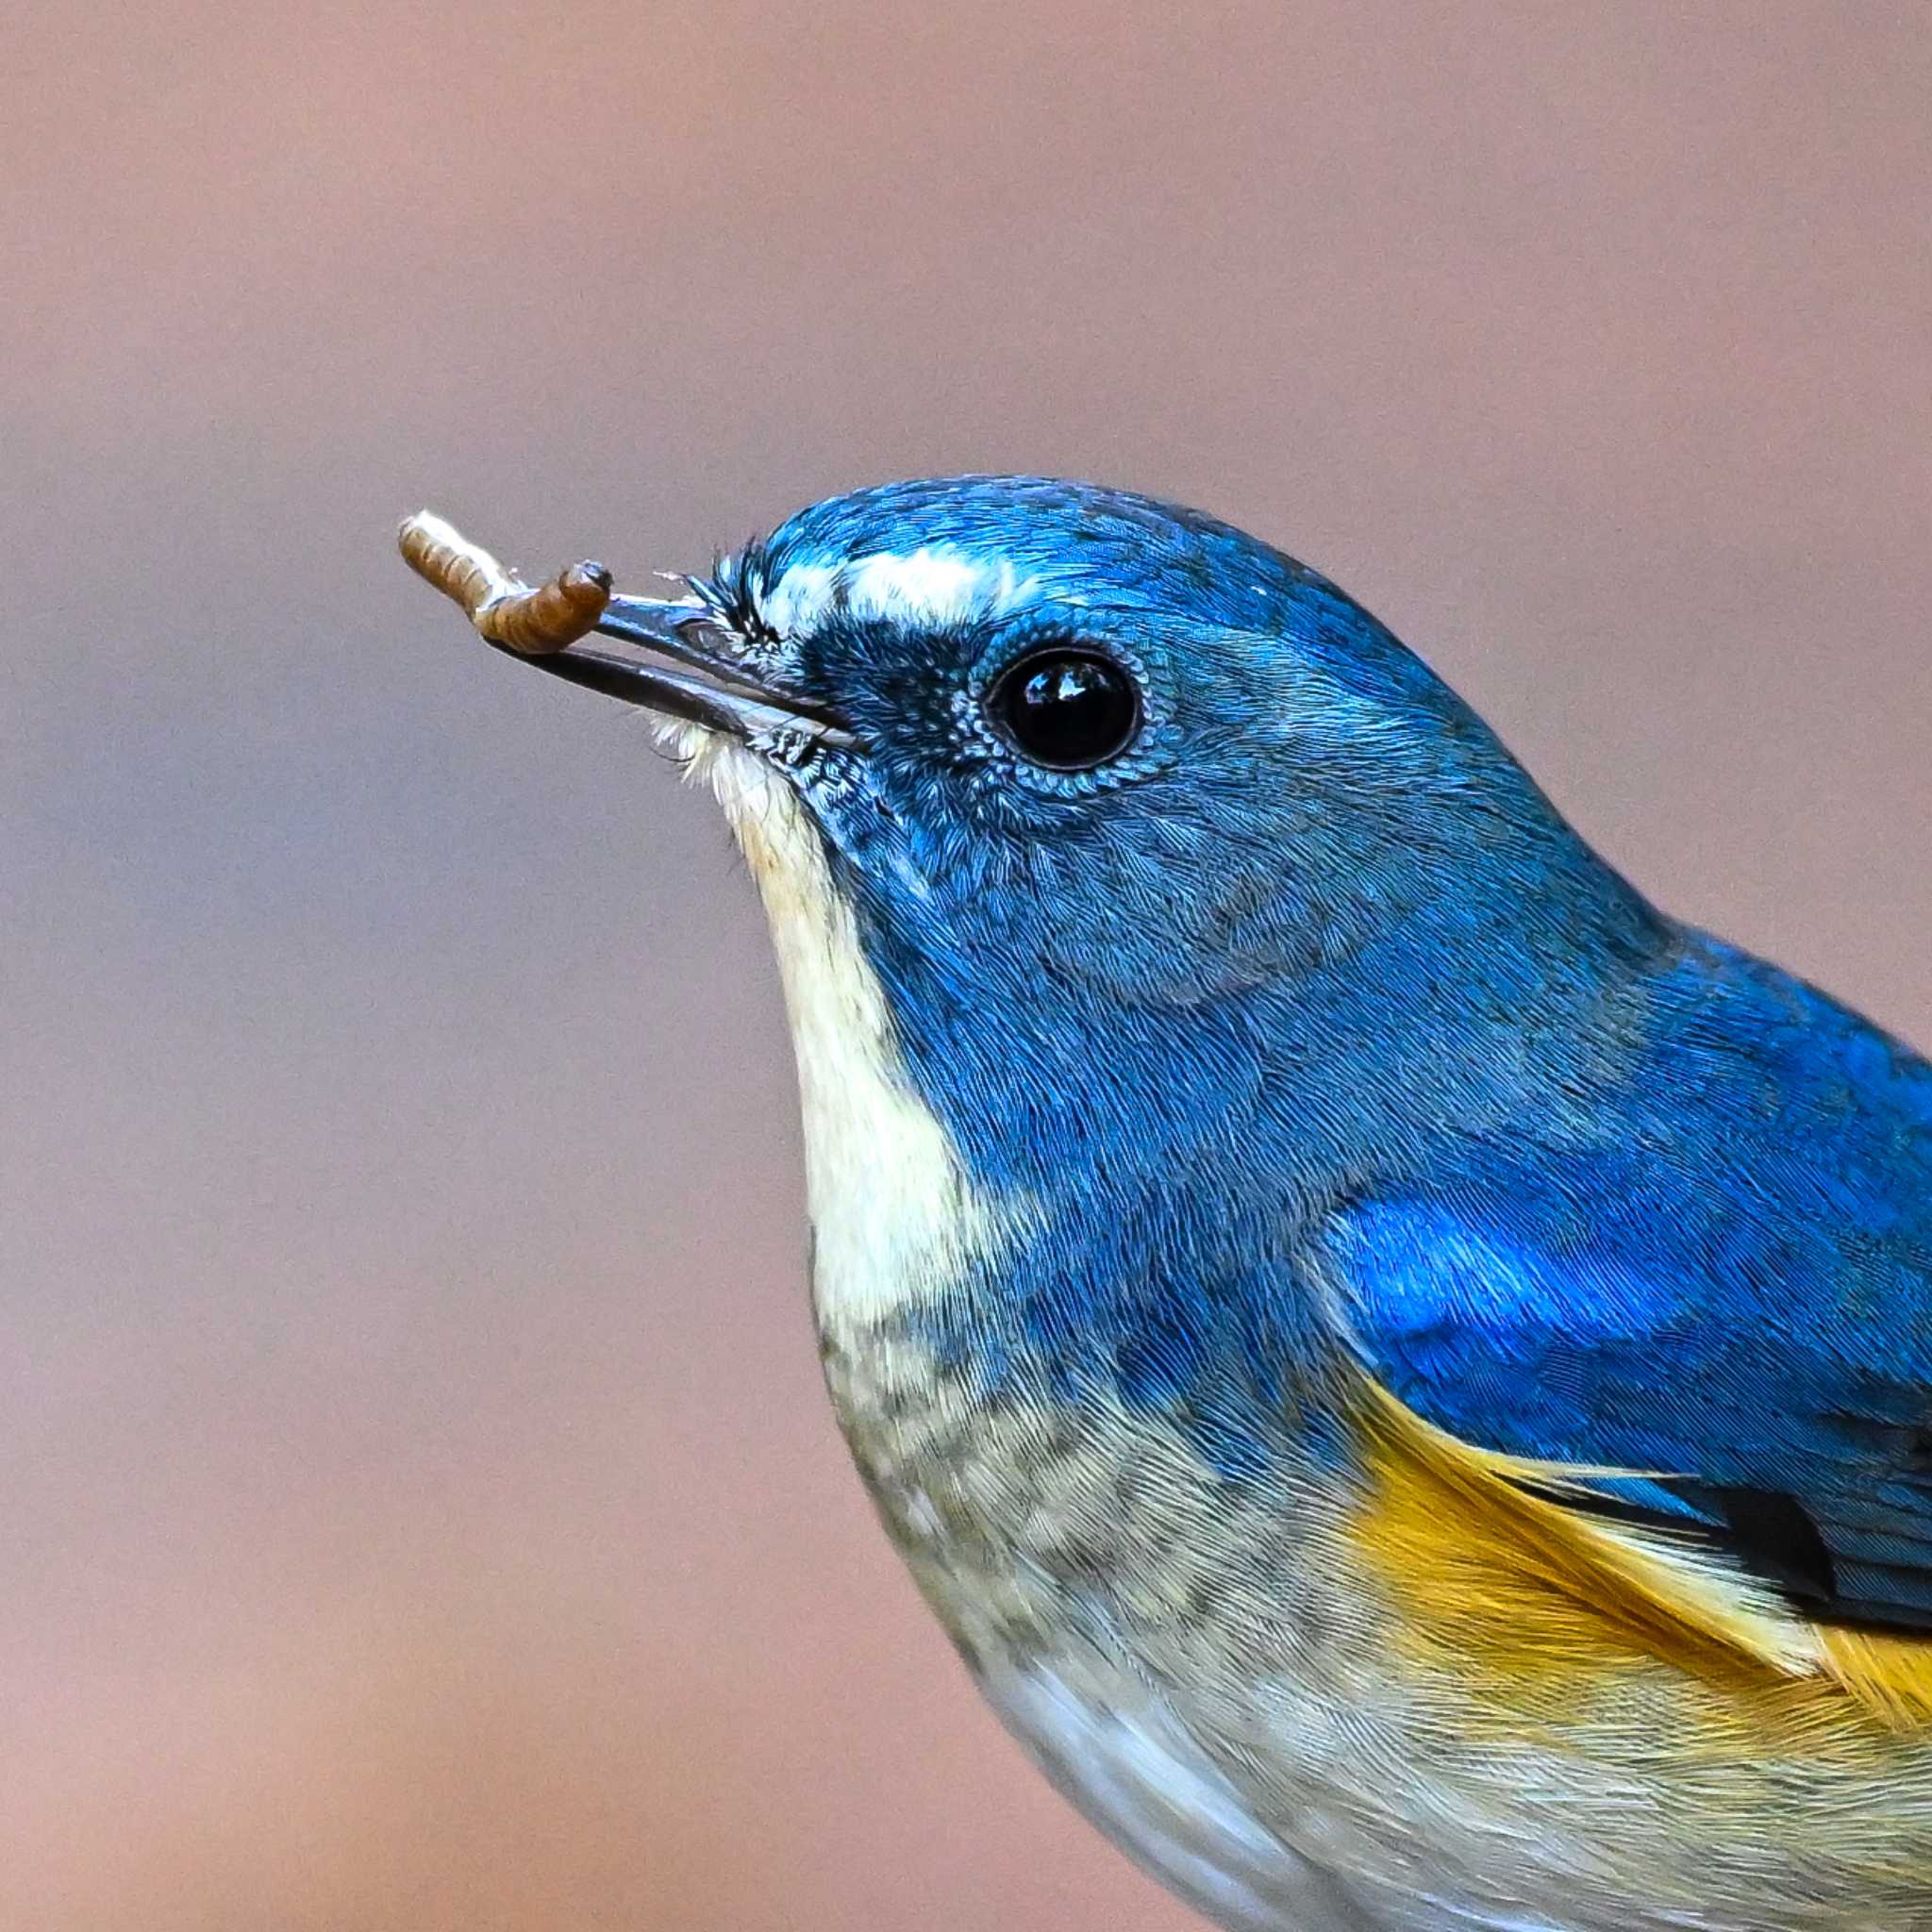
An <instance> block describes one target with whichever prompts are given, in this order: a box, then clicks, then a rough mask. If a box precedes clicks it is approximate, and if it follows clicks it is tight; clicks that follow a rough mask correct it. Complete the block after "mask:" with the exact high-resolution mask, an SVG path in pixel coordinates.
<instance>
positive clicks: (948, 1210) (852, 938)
mask: <svg viewBox="0 0 1932 1932" xmlns="http://www.w3.org/2000/svg"><path fill="white" fill-rule="evenodd" d="M680 748H681V749H682V750H684V751H686V752H687V753H694V757H693V758H692V771H693V773H694V774H695V775H698V776H702V777H703V778H705V779H707V780H708V782H709V783H710V785H711V788H712V790H713V791H715V792H716V793H717V796H718V801H719V803H720V804H721V805H722V806H723V807H724V815H725V817H726V819H727V820H728V821H729V822H730V824H731V828H732V831H733V832H734V834H735V835H736V836H737V839H738V842H739V844H740V845H741V848H742V849H743V852H744V856H745V860H746V862H747V863H748V864H749V866H750V868H751V872H752V876H753V877H754V878H755V879H756V880H757V881H758V891H759V892H760V894H761V895H762V897H763V899H764V903H765V911H766V914H767V916H768V917H769V919H770V921H771V926H772V938H773V941H774V945H775V947H776V949H777V955H778V970H779V974H780V976H781V978H782V980H783V983H784V989H785V1005H786V1009H787V1012H788V1014H789V1016H790V1018H791V1039H792V1046H793V1050H794V1052H795V1053H796V1055H797V1059H798V1093H799V1103H800V1108H801V1111H802V1115H803V1120H804V1129H805V1172H806V1197H807V1204H808V1209H809V1212H810V1216H811V1224H812V1236H813V1281H812V1292H813V1299H814V1302H815V1305H816V1307H817V1310H818V1316H819V1321H820V1324H821V1326H822V1327H824V1328H825V1329H826V1330H827V1331H828V1332H829V1333H832V1334H835V1335H839V1334H851V1335H856V1334H858V1332H861V1331H863V1330H866V1329H870V1328H874V1327H876V1326H877V1325H878V1324H880V1323H882V1322H885V1321H888V1320H890V1319H891V1317H892V1316H894V1315H896V1314H899V1313H902V1312H905V1311H907V1310H908V1309H910V1308H913V1307H918V1306H920V1305H922V1304H925V1303H930V1302H931V1301H933V1300H935V1299H937V1298H938V1297H939V1296H940V1295H941V1294H942V1293H943V1292H944V1291H945V1290H946V1289H947V1288H948V1287H949V1286H950V1285H951V1284H952V1283H953V1282H955V1281H957V1280H958V1279H959V1277H960V1275H961V1274H962V1273H963V1271H964V1269H965V1266H966V1264H967V1262H968V1261H969V1260H970V1259H971V1258H972V1257H974V1255H976V1254H979V1253H982V1252H983V1251H984V1249H985V1247H986V1245H987V1243H988V1242H989V1241H990V1240H991V1238H992V1236H993V1234H994V1230H995V1224H996V1221H997V1218H998V1217H996V1216H995V1215H993V1214H992V1213H991V1211H990V1210H989V1208H988V1206H987V1204H986V1203H984V1202H983V1201H982V1200H981V1199H980V1198H979V1197H978V1196H977V1195H976V1194H975V1193H974V1191H973V1190H972V1189H971V1188H970V1187H969V1185H968V1183H967V1180H966V1177H965V1174H964V1173H963V1172H962V1170H961V1168H960V1165H959V1160H958V1154H957V1152H956V1151H955V1149H954V1147H953V1143H952V1141H951V1140H950V1139H949V1137H948V1136H947V1134H946V1132H945V1129H944V1128H943V1127H942V1126H941V1124H940V1123H939V1121H938V1120H937V1119H936V1118H935V1117H934V1115H933V1113H932V1110H931V1109H930V1108H927V1107H926V1106H925V1105H924V1102H923V1101H921V1100H920V1099H919V1097H918V1096H917V1095H916V1093H915V1092H914V1091H913V1090H912V1088H911V1086H910V1085H909V1083H908V1080H907V1078H906V1075H905V1068H904V1062H903V1060H902V1058H901V1056H900V1053H899V1049H898V1046H897V1044H896V1041H895V1039H894V1034H893V1027H892V1022H891V1015H890V1014H889V1012H888V1011H887V1008H886V1002H885V994H884V991H883V990H882V989H881V987H880V985H879V981H878V976H877V974H875V973H874V971H873V969H872V966H871V964H870V963H869V962H868V960H867V959H866V958H865V955H864V953H863V951H862V950H861V948H860V946H859V941H858V930H857V927H856V925H855V924H854V921H853V916H852V909H851V908H850V906H849V905H848V904H847V903H846V902H845V900H844V899H843V897H842V896H841V894H840V893H839V891H837V889H836V888H835V887H834V885H833V883H832V879H831V875H830V873H829V871H828V869H827V867H826V864H825V858H824V846H823V844H822V842H821V841H820V838H819V835H818V832H817V831H816V829H815V828H814V827H813V825H812V824H811V823H810V821H809V819H808V817H807V814H806V811H805V808H804V807H803V806H802V805H801V804H800V803H799V800H798V797H797V794H796V793H795V792H794V791H792V789H791V786H790V785H789V784H788V783H787V782H786V781H785V779H783V778H782V777H781V776H779V775H778V774H776V773H775V772H774V771H773V770H772V769H771V768H770V767H769V766H768V765H767V764H766V763H765V762H764V760H763V759H761V758H758V757H756V756H754V755H753V754H752V753H750V752H747V751H745V750H743V749H741V747H739V746H737V745H735V744H732V743H729V742H728V741H725V740H724V739H721V738H718V737H715V736H713V735H711V734H708V733H706V734H704V735H703V736H702V738H701V739H699V740H697V741H696V742H695V743H693V742H692V741H691V739H690V738H687V739H686V740H685V741H684V742H683V743H682V744H681V746H680Z"/></svg>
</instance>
